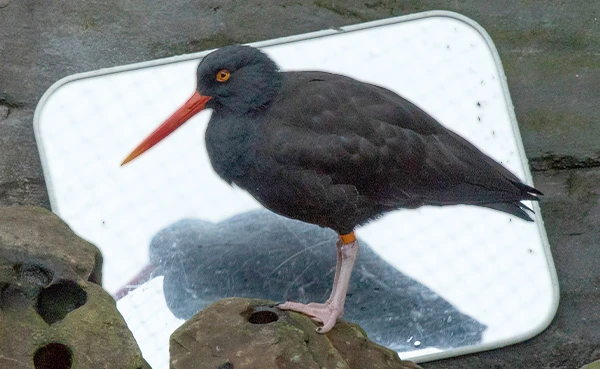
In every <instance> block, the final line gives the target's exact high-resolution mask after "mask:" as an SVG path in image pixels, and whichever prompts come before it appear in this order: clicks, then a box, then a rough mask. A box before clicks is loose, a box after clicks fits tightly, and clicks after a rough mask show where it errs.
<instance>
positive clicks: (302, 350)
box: [170, 298, 420, 369]
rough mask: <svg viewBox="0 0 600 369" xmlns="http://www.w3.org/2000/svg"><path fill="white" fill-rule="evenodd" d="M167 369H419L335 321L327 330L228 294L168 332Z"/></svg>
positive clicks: (271, 305) (352, 327)
mask: <svg viewBox="0 0 600 369" xmlns="http://www.w3.org/2000/svg"><path fill="white" fill-rule="evenodd" d="M170 353H171V368H172V369H188V368H190V369H191V368H195V369H205V368H206V369H209V368H210V369H217V368H223V369H224V368H256V369H258V368H260V369H276V368H277V369H283V368H285V369H296V368H297V369H323V368H331V369H333V368H336V369H359V368H360V369H363V368H370V369H418V368H420V367H419V366H418V365H416V364H414V363H412V362H409V361H402V360H400V358H399V357H398V354H397V353H396V352H395V351H392V350H389V349H387V348H385V347H383V346H380V345H377V344H376V343H373V342H371V341H370V340H369V339H368V338H367V336H366V334H365V332H364V331H363V330H362V329H360V327H358V326H357V325H354V324H350V323H346V322H344V321H338V323H337V325H336V326H335V328H334V329H333V330H332V331H330V332H329V333H327V334H319V333H317V332H316V325H315V323H313V322H312V321H311V320H310V319H309V318H308V317H306V316H304V315H301V314H298V313H295V312H287V311H281V310H279V309H277V308H276V307H274V303H273V302H272V301H265V300H250V299H242V298H228V299H223V300H220V301H217V302H216V303H214V304H212V305H210V306H209V307H207V308H206V309H204V310H202V311H201V312H199V313H198V314H196V315H195V316H194V317H193V318H191V319H190V320H188V321H187V322H186V323H184V324H183V325H182V326H181V327H180V328H179V329H177V330H176V331H175V332H174V333H173V334H172V335H171V342H170Z"/></svg>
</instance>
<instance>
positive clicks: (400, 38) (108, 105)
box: [35, 12, 558, 369]
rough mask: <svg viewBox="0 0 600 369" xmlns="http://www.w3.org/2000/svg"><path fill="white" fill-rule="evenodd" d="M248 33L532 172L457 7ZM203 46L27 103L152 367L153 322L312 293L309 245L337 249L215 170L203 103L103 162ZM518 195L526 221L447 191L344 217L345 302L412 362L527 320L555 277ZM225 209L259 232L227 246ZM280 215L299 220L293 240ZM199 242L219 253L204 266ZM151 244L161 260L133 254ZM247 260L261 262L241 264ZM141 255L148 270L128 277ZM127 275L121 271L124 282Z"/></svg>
mask: <svg viewBox="0 0 600 369" xmlns="http://www.w3.org/2000/svg"><path fill="white" fill-rule="evenodd" d="M255 46H258V47H261V48H263V50H264V51H265V52H266V53H268V54H269V55H270V56H271V57H272V58H273V59H274V60H275V61H276V62H277V63H278V64H279V66H280V67H281V69H283V70H303V69H313V70H324V71H330V72H335V73H340V74H345V75H349V76H352V77H354V78H357V79H360V80H363V81H367V82H371V83H374V84H378V85H381V86H384V87H387V88H389V89H391V90H394V91H396V92H398V93H399V94H400V95H402V96H404V97H406V98H407V99H409V100H410V101H412V102H413V103H415V104H417V105H418V106H419V107H421V108H422V109H424V110H425V111H426V112H428V113H429V114H430V115H432V116H433V117H435V118H436V119H437V120H438V121H439V122H441V123H442V124H443V125H445V126H447V127H449V128H450V129H452V130H453V131H455V132H457V133H458V134H460V135H462V136H464V137H465V138H467V139H468V140H469V141H470V142H471V143H473V144H474V145H475V146H477V147H478V148H480V149H481V150H482V151H483V152H485V153H486V154H488V155H489V156H491V157H492V158H494V159H496V160H497V161H499V162H500V163H502V164H503V165H504V166H505V167H507V168H508V169H509V170H511V171H512V172H513V173H514V174H516V175H517V176H518V177H520V178H521V179H523V180H524V181H526V182H529V183H531V176H530V173H529V170H528V166H527V160H526V158H525V156H524V152H523V148H522V144H521V141H520V137H519V130H518V127H517V122H516V120H515V117H514V113H513V108H512V103H511V101H510V97H509V94H508V90H507V86H506V81H505V76H504V72H503V70H502V67H501V64H500V60H499V57H498V55H497V52H496V50H495V48H494V46H493V44H492V43H491V41H490V39H489V37H488V36H487V34H486V33H485V32H484V31H483V30H482V29H481V28H480V27H479V26H478V25H477V24H475V23H474V22H472V21H470V20H468V19H466V18H464V17H462V16H458V15H456V14H452V13H447V12H429V13H423V14H420V15H419V14H417V15H413V16H408V17H401V18H394V19H390V20H385V21H379V22H373V23H368V24H363V25H358V26H352V27H346V28H344V29H342V30H329V31H324V32H318V33H315V34H308V35H301V36H297V37H291V38H286V39H279V40H274V41H269V42H263V43H259V44H255ZM204 55H206V53H200V54H194V55H184V56H181V57H175V58H170V59H164V60H158V61H152V62H147V63H141V64H136V65H131V66H124V67H118V68H113V69H108V70H102V71H97V72H92V73H85V74H80V75H74V76H71V77H68V78H65V79H63V80H61V81H59V82H58V83H56V84H55V85H54V86H53V87H52V88H50V90H49V91H48V92H47V93H46V94H45V95H44V97H43V98H42V100H41V102H40V104H39V106H38V108H37V111H36V115H35V129H36V136H37V140H38V144H39V149H40V153H41V155H42V162H43V167H44V173H45V176H46V182H47V184H48V189H49V193H50V199H51V204H52V208H53V211H54V212H55V213H57V214H58V215H59V216H61V217H62V218H63V219H64V220H65V221H66V222H67V223H68V224H69V225H70V226H71V227H72V229H73V230H74V231H75V232H76V233H78V234H79V235H80V236H82V237H83V238H85V239H87V240H89V241H90V242H92V243H94V244H95V245H97V246H98V247H99V248H100V249H101V250H102V253H103V255H104V287H105V288H106V289H107V290H108V291H109V292H110V293H112V294H115V295H116V294H117V293H118V292H119V291H120V290H121V293H120V297H121V298H120V300H119V303H118V306H119V309H120V310H121V312H122V313H123V315H124V317H125V319H126V320H127V321H128V323H129V325H130V327H131V329H132V330H133V331H134V334H135V336H136V338H137V340H138V343H139V344H140V346H141V348H142V351H143V352H144V354H145V357H146V359H147V360H148V361H149V363H150V364H151V365H152V367H153V368H156V369H159V368H167V367H168V337H169V335H170V333H171V332H172V331H173V330H174V329H175V328H176V327H178V326H179V325H180V324H181V323H182V322H183V320H182V319H181V318H186V317H189V316H191V315H190V314H193V313H194V312H195V310H197V309H200V308H202V307H203V306H205V305H206V304H208V303H210V302H212V301H214V300H216V299H219V298H223V297H229V296H233V295H237V296H244V297H256V298H271V299H279V300H281V299H284V298H286V297H287V296H290V294H291V296H292V297H294V298H298V299H301V298H303V296H302V294H299V292H298V291H304V292H303V293H305V295H304V296H309V297H314V298H315V299H317V300H319V299H320V298H319V297H320V296H321V295H325V296H326V293H327V290H326V288H329V286H330V284H331V278H333V276H332V274H331V267H332V266H331V265H329V264H328V263H327V261H326V260H327V259H323V260H325V261H322V262H321V261H319V263H316V262H315V263H313V262H311V260H313V259H311V258H313V257H314V258H315V259H316V257H315V255H317V254H319V255H320V254H323V255H330V256H332V258H331V263H332V265H335V257H334V256H335V250H334V248H333V246H332V243H331V240H332V239H331V237H332V233H331V232H328V231H327V230H321V229H315V228H310V229H307V228H303V227H304V225H303V224H298V223H297V222H296V223H294V224H292V225H289V224H287V223H285V222H287V221H286V220H282V219H281V218H277V217H275V216H273V215H271V214H270V213H267V212H264V211H260V209H261V206H260V205H259V204H258V203H257V202H256V201H255V200H254V199H253V198H252V197H250V196H249V195H248V194H246V193H245V192H243V191H241V190H239V189H236V188H232V187H230V186H229V185H227V184H226V183H225V182H223V181H222V180H220V179H219V178H218V177H217V176H216V174H215V173H214V171H213V170H212V168H211V167H210V164H209V161H208V158H207V154H206V151H205V147H204V137H203V136H204V130H205V128H206V122H207V120H208V119H209V116H210V112H209V111H207V112H204V113H202V114H200V115H199V116H197V117H195V118H193V119H192V121H191V122H189V123H187V124H186V125H184V126H183V127H182V128H181V129H179V130H178V131H177V132H176V133H174V134H173V135H171V136H170V137H169V139H168V140H165V141H164V142H162V143H161V144H160V145H158V146H156V147H155V148H153V149H152V150H150V151H149V152H148V153H146V154H144V156H143V157H140V158H139V159H137V160H136V161H134V162H132V163H131V164H128V165H127V166H126V167H120V166H119V164H120V163H121V161H122V160H123V159H124V158H125V156H126V155H127V154H128V153H129V152H130V151H131V150H132V149H133V148H134V147H135V146H136V145H137V144H138V143H139V142H141V140H142V139H143V138H145V137H146V136H147V135H148V134H149V133H150V132H152V131H153V130H154V129H155V128H156V127H157V126H158V125H159V124H160V123H161V122H162V121H163V120H164V119H165V118H166V117H168V116H169V115H170V114H171V113H172V112H173V111H174V110H175V109H176V108H178V107H179V106H180V105H181V104H182V103H183V102H185V101H186V100H187V98H188V97H189V96H190V95H191V94H192V93H193V91H194V90H195V83H196V82H195V71H196V66H197V64H198V61H199V60H200V59H201V58H202V57H203V56H204ZM528 205H530V206H532V207H533V208H534V209H535V210H536V215H535V216H534V218H535V222H534V223H528V222H525V221H522V220H520V219H518V218H515V217H513V216H509V215H507V214H505V213H501V212H497V211H493V210H487V209H483V208H476V207H467V206H452V207H445V208H435V207H423V208H420V209H417V210H404V211H397V212H394V213H391V214H388V215H386V216H385V217H383V218H382V219H380V220H378V221H375V222H372V223H370V224H368V225H367V226H364V227H362V228H359V229H358V230H357V236H358V237H359V239H361V240H362V241H363V242H364V244H365V245H368V246H365V247H364V251H361V254H360V256H359V261H358V263H357V266H356V268H355V271H354V276H353V280H352V281H353V282H352V287H351V291H350V296H349V297H348V302H347V304H346V308H347V314H346V318H348V319H349V320H353V321H355V322H357V323H359V324H361V325H362V326H363V327H364V328H365V329H366V330H367V333H368V334H369V336H370V337H371V338H372V339H373V340H375V341H376V342H380V343H382V344H385V345H387V346H388V347H391V348H393V349H395V350H398V351H399V353H400V356H401V357H402V358H403V359H412V360H415V361H417V362H419V361H426V360H432V359H438V358H442V357H448V356H452V355H457V354H461V353H466V352H473V351H479V350H484V349H489V348H494V347H499V346H503V345H506V344H510V343H513V342H517V341H521V340H524V339H526V338H528V337H531V336H533V335H535V334H536V333H538V332H540V331H541V330H542V329H544V328H545V327H546V326H547V325H548V324H549V323H550V321H551V319H552V317H553V316H554V313H555V311H556V307H557V304H558V287H557V279H556V275H555V271H554V266H553V264H552V260H551V256H550V251H549V248H548V244H547V240H546V236H545V232H544V228H543V222H542V219H541V218H540V215H539V209H538V207H537V205H536V204H528ZM250 211H258V212H257V213H250V214H248V212H250ZM183 219H187V220H185V221H183V222H180V221H181V220H183ZM236 222H248V224H251V226H249V227H251V228H252V229H255V230H257V231H258V232H257V233H256V234H254V236H253V237H254V238H249V239H248V242H249V244H248V246H247V247H237V248H236V247H230V248H229V249H227V250H226V249H225V248H226V247H229V246H227V245H231V243H227V242H225V243H224V244H220V243H219V242H221V241H222V240H223V239H227V238H228V237H230V235H231V234H230V232H231V231H230V230H231V229H232V224H238V223H236ZM290 222H291V221H290ZM261 227H262V228H261ZM215 230H218V232H216V233H215ZM274 230H278V231H277V232H276V233H275V234H274V233H273V232H274ZM285 230H288V234H287V235H286V234H285ZM290 230H295V231H294V232H304V233H303V234H305V236H304V237H303V238H300V239H298V238H297V239H296V240H295V241H294V239H293V237H292V238H290V234H292V233H293V232H292V233H289V232H291V231H290ZM223 232H224V233H225V236H223V237H221V238H219V237H216V236H215V234H219V233H221V234H223ZM278 232H282V233H278ZM159 233H160V234H159ZM157 234H159V235H158V236H157ZM278 234H282V235H281V241H282V242H280V244H277V242H276V241H277V235H278ZM261 235H262V236H264V238H261V237H262V236H261ZM153 239H154V240H153ZM283 241H287V242H283ZM151 243H152V245H153V246H151ZM169 243H170V244H173V243H176V244H177V247H174V248H170V246H169ZM224 245H225V246H224ZM269 245H271V246H269ZM272 245H275V246H272ZM209 247H212V248H213V249H214V250H217V251H215V252H213V253H212V255H213V257H221V259H220V260H228V262H230V265H227V266H226V267H223V268H220V269H219V268H217V269H215V270H216V271H218V273H212V274H211V273H208V272H207V271H206V269H204V268H208V266H209V261H210V260H208V261H207V256H206V254H203V252H206V248H209ZM151 249H152V250H153V251H152V252H151V251H150V250H151ZM169 252H170V254H169ZM225 252H226V253H227V256H226V257H225V256H223V253H225ZM151 254H152V255H151ZM157 255H158V256H157ZM169 255H170V256H169ZM215 255H216V256H215ZM151 259H152V260H153V261H154V264H159V265H154V266H153V267H150V268H148V266H149V265H150V262H151ZM160 260H163V261H165V260H171V261H173V260H175V261H185V263H182V266H180V267H175V266H173V264H174V263H170V264H169V263H168V262H162V264H161V261H160ZM247 260H252V261H253V262H257V261H258V262H259V264H261V263H262V264H261V267H260V268H250V269H244V262H245V261H247ZM196 261H197V262H196ZM257 265H258V264H257ZM246 266H247V265H246ZM155 268H156V269H155ZM261 268H262V269H261ZM256 270H259V271H261V273H258V272H257V273H258V274H252V273H253V272H255V271H256ZM141 271H145V273H146V274H145V275H146V276H147V277H149V278H150V279H149V280H146V279H147V278H146V279H144V278H142V279H137V280H136V279H135V278H136V276H137V275H138V273H140V272H141ZM248 275H250V276H252V275H255V276H263V277H264V279H260V278H258V277H252V278H251V279H250V280H248V278H243V277H244V276H248ZM183 277H186V278H187V281H184V279H185V278H184V279H182V278H183ZM275 277H277V278H279V281H278V282H277V281H271V282H268V281H269V278H275ZM211 278H212V279H211ZM132 279H133V280H134V281H136V282H135V284H136V286H133V287H132V288H128V287H127V285H128V284H129V282H130V281H131V280H132ZM275 279H276V278H275ZM317 280H318V281H319V282H320V283H316V282H315V283H311V281H317ZM186 283H187V284H186ZM294 283H296V284H294ZM137 284H140V286H137ZM207 286H208V287H210V288H208V287H207ZM136 287H137V288H136ZM182 287H185V288H182ZM123 288H126V291H125V292H128V293H127V294H126V295H125V293H123ZM361 288H362V289H361ZM182 290H184V291H182ZM186 291H187V292H186ZM290 291H292V292H290ZM294 291H295V292H294ZM384 291H385V292H386V293H383V292H384ZM278 296H279V297H278ZM315 296H316V297H315Z"/></svg>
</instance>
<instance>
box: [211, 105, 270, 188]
mask: <svg viewBox="0 0 600 369" xmlns="http://www.w3.org/2000/svg"><path fill="white" fill-rule="evenodd" d="M258 136H259V133H258V131H257V126H256V122H254V121H253V120H252V119H251V118H248V117H243V116H242V117H219V116H218V115H217V116H214V117H213V118H211V120H210V122H209V124H208V126H207V128H206V136H205V140H206V150H207V152H208V157H209V159H210V162H211V165H212V167H213V169H214V170H215V172H216V173H217V174H218V175H219V176H220V177H221V178H222V179H224V180H225V181H227V182H228V183H230V184H231V183H233V182H235V183H236V184H238V185H240V182H241V181H243V180H244V179H245V178H248V177H252V176H255V175H256V166H257V164H258V163H259V162H260V159H259V158H258V157H257V146H258V142H259V140H258Z"/></svg>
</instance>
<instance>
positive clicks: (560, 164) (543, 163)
mask: <svg viewBox="0 0 600 369" xmlns="http://www.w3.org/2000/svg"><path fill="white" fill-rule="evenodd" d="M529 166H530V167H531V170H532V171H533V172H543V171H546V170H552V169H559V170H564V169H582V168H593V167H600V153H597V154H596V155H594V156H588V157H575V156H572V155H557V154H552V153H547V154H544V155H542V156H540V157H538V158H532V159H530V160H529Z"/></svg>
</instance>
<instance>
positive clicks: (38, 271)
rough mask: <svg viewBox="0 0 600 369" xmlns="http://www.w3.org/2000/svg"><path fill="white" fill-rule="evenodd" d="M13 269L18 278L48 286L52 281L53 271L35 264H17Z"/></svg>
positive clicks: (21, 280)
mask: <svg viewBox="0 0 600 369" xmlns="http://www.w3.org/2000/svg"><path fill="white" fill-rule="evenodd" d="M13 270H14V272H15V276H16V277H17V280H18V281H20V282H26V283H32V284H35V285H37V286H40V287H47V286H48V285H49V284H50V283H52V279H53V273H52V271H51V270H48V269H47V268H44V267H43V266H40V265H35V264H15V265H13Z"/></svg>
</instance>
